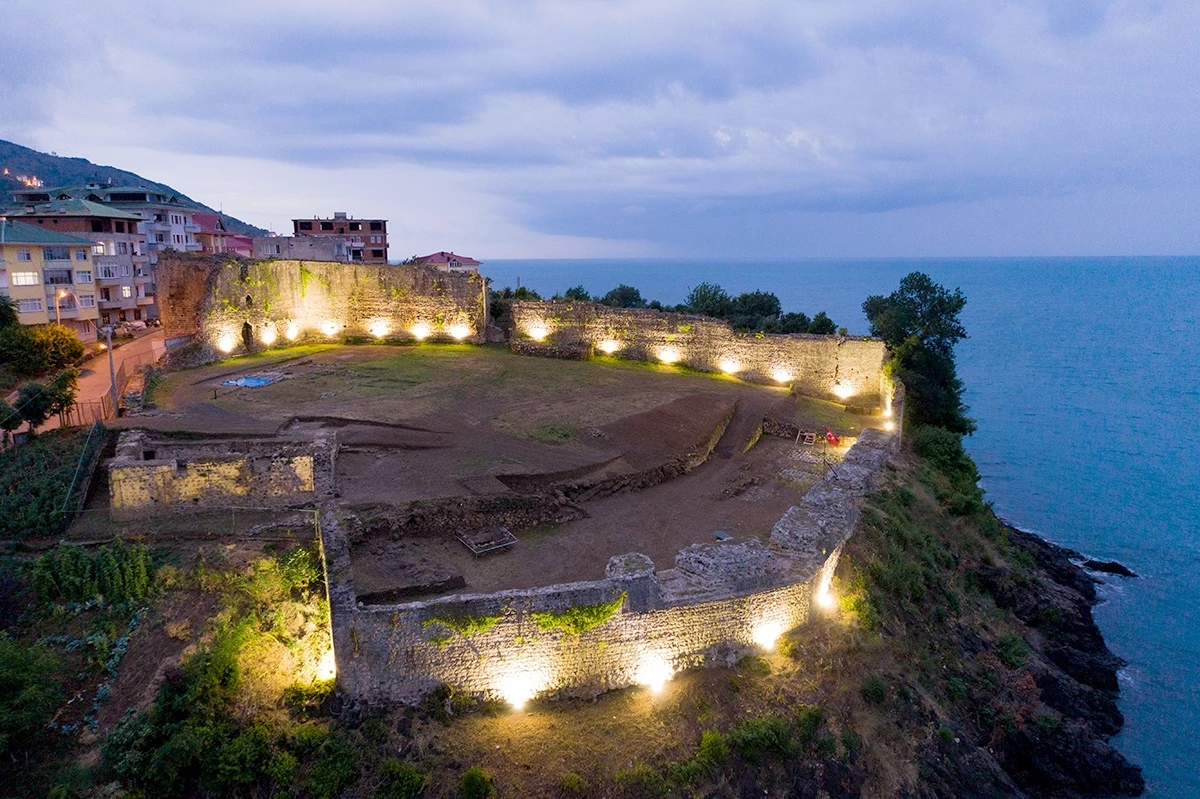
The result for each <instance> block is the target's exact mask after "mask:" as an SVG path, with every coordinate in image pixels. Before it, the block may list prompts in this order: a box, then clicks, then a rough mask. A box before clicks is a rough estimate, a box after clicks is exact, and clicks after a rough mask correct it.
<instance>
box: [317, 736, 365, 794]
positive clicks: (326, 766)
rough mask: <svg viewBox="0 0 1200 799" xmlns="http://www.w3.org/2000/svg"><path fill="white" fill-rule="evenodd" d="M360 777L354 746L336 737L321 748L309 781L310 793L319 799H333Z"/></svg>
mask: <svg viewBox="0 0 1200 799" xmlns="http://www.w3.org/2000/svg"><path fill="white" fill-rule="evenodd" d="M357 777H358V763H357V762H356V760H355V749H354V745H353V744H351V743H350V742H349V741H348V740H346V739H345V738H342V737H339V736H334V737H332V738H330V739H329V740H327V741H326V742H325V743H324V744H323V745H322V746H321V752H320V757H319V759H318V760H317V763H316V765H315V766H313V770H312V776H311V777H310V778H309V781H308V790H309V792H310V793H311V794H312V795H313V796H315V797H317V799H333V797H335V796H337V794H338V792H339V791H341V790H342V789H343V788H345V787H346V786H347V785H349V784H350V783H352V782H354V780H355V779H356V778H357Z"/></svg>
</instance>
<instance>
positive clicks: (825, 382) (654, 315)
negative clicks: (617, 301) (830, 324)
mask: <svg viewBox="0 0 1200 799" xmlns="http://www.w3.org/2000/svg"><path fill="white" fill-rule="evenodd" d="M512 315H513V325H514V340H513V349H514V350H515V351H517V352H522V353H524V354H546V355H550V356H553V357H587V356H586V355H583V356H581V355H574V356H572V355H570V354H560V353H580V352H586V353H589V354H590V348H593V347H594V348H595V349H597V350H599V351H600V352H604V353H606V354H609V355H614V356H616V357H620V358H632V359H635V360H644V361H662V362H666V363H680V364H683V365H685V366H689V367H691V368H693V369H698V370H701V371H706V372H726V373H728V374H733V375H736V376H737V377H739V378H741V379H743V380H748V381H752V382H757V383H771V384H785V383H787V384H791V385H793V386H795V387H796V389H797V390H798V391H800V392H801V393H804V394H807V395H810V396H816V397H823V398H827V399H836V400H837V401H839V402H845V403H848V404H853V405H858V406H863V407H867V408H874V407H885V406H886V404H887V402H888V401H889V400H890V396H889V392H890V390H891V386H890V385H889V384H888V382H887V380H886V379H885V378H884V374H883V364H884V361H885V359H886V357H887V353H886V348H885V346H884V343H883V342H882V341H881V340H879V339H874V338H868V337H863V336H816V335H809V334H789V335H776V334H766V335H760V336H756V335H750V334H745V333H736V332H734V330H733V328H731V327H730V326H729V324H728V323H726V322H724V321H722V320H720V319H712V318H710V317H706V316H690V315H687V314H678V313H669V312H664V311H653V310H648V309H643V308H633V309H630V308H610V307H608V306H605V305H599V304H597V303H592V302H571V301H555V302H535V301H525V300H523V301H519V302H514V303H513V304H512Z"/></svg>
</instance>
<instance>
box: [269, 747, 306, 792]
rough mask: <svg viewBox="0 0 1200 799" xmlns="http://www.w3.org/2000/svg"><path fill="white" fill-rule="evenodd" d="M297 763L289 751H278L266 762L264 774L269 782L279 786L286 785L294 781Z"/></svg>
mask: <svg viewBox="0 0 1200 799" xmlns="http://www.w3.org/2000/svg"><path fill="white" fill-rule="evenodd" d="M297 766H299V763H298V762H297V760H296V756H295V755H293V754H292V753H291V752H279V753H277V754H276V755H275V756H274V757H272V758H271V762H270V763H268V764H267V769H266V774H267V777H268V778H270V780H271V782H273V783H274V784H275V785H278V786H280V787H287V786H288V785H291V784H292V783H293V782H295V781H296V768H297Z"/></svg>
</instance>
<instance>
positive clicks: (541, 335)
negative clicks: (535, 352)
mask: <svg viewBox="0 0 1200 799" xmlns="http://www.w3.org/2000/svg"><path fill="white" fill-rule="evenodd" d="M548 335H550V331H549V330H547V329H546V326H545V325H532V326H530V328H529V337H530V338H531V339H533V340H534V341H545V340H546V336H548Z"/></svg>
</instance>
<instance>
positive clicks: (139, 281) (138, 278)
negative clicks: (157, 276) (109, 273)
mask: <svg viewBox="0 0 1200 799" xmlns="http://www.w3.org/2000/svg"><path fill="white" fill-rule="evenodd" d="M152 280H154V275H153V274H149V273H147V274H142V275H138V274H135V275H134V276H133V284H134V285H135V286H144V285H146V284H147V283H149V282H151V281H152Z"/></svg>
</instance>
